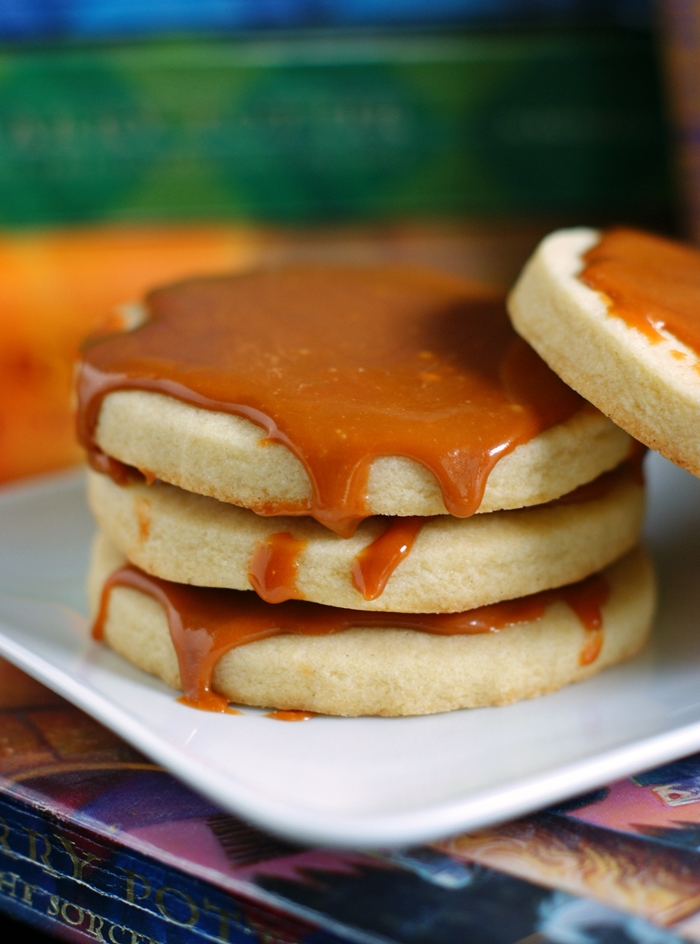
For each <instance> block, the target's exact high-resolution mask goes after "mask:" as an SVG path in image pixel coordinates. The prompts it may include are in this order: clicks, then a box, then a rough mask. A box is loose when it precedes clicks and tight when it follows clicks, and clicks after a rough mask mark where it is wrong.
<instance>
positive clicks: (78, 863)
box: [56, 834, 99, 881]
mask: <svg viewBox="0 0 700 944" xmlns="http://www.w3.org/2000/svg"><path fill="white" fill-rule="evenodd" d="M56 839H58V841H59V842H60V843H61V845H62V846H63V848H64V849H65V850H66V852H67V853H68V855H69V856H70V860H71V863H72V865H73V878H77V879H78V881H82V879H83V869H84V868H85V866H86V865H90V864H91V863H92V862H94V861H95V859H98V858H99V856H96V855H93V854H92V853H91V852H83V858H82V859H81V858H80V856H79V855H78V853H77V851H76V848H75V843H74V842H73V841H72V840H70V839H66V837H65V836H59V835H58V834H57V835H56Z"/></svg>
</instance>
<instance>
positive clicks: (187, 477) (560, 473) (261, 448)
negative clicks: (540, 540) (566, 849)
mask: <svg viewBox="0 0 700 944" xmlns="http://www.w3.org/2000/svg"><path fill="white" fill-rule="evenodd" d="M265 437H266V433H265V431H264V430H263V429H262V428H261V427H260V426H256V425H255V423H252V422H251V421H250V420H247V419H245V418H244V417H241V416H234V415H231V414H226V413H217V412H214V411H211V410H203V409H199V408H197V407H194V406H190V405H189V404H187V403H182V402H180V401H179V400H175V399H174V398H172V397H168V396H164V395H163V394H160V393H150V392H148V391H142V390H120V391H117V392H115V393H110V394H109V395H108V396H107V397H105V399H104V402H103V404H102V409H101V411H100V418H99V423H98V425H97V430H96V436H95V439H96V442H97V444H98V445H99V447H100V448H101V449H102V450H103V451H104V452H105V453H106V454H107V455H109V456H112V457H113V458H115V459H119V460H120V461H121V462H124V463H126V464H127V465H131V466H134V467H135V468H137V469H142V470H146V471H147V472H149V473H150V474H153V475H155V476H156V477H157V478H159V479H161V480H163V481H165V482H170V483H172V484H173V485H177V486H179V487H180V488H183V489H186V490H187V491H188V492H196V493H197V494H198V495H209V496H211V497H212V498H218V499H219V500H220V501H224V502H229V503H231V504H234V505H240V506H242V507H244V508H252V509H258V510H261V509H265V508H266V507H269V506H270V505H275V504H284V505H295V504H296V505H299V506H300V507H303V505H304V504H305V502H307V501H308V500H309V498H310V495H311V484H310V482H309V478H308V475H307V474H306V471H305V469H304V467H303V465H302V464H301V462H300V461H299V459H297V457H296V456H295V455H294V454H293V453H292V452H291V451H290V450H289V449H287V448H286V446H283V445H281V444H279V443H274V442H264V440H265ZM631 445H632V442H631V439H630V437H629V436H628V434H627V433H626V432H624V430H622V429H620V428H619V427H618V426H616V425H615V424H614V423H611V422H610V420H609V419H608V418H607V417H605V416H603V414H602V413H600V412H598V410H596V409H594V408H593V407H588V408H585V409H583V410H581V411H579V412H578V413H576V414H574V416H572V417H571V418H570V419H568V420H566V421H565V422H563V423H560V424H558V425H556V426H553V427H551V428H550V429H547V430H545V431H544V432H542V433H540V434H539V435H538V436H536V437H535V438H534V439H531V440H530V442H527V443H523V444H522V445H520V446H517V447H516V448H515V449H514V450H513V452H511V453H509V454H508V455H506V456H504V457H503V458H502V459H501V460H500V461H499V462H498V463H497V464H496V466H495V467H494V469H493V470H492V472H491V473H490V475H489V478H488V481H487V483H486V489H485V491H484V496H483V498H482V501H481V504H480V506H479V508H478V512H491V511H498V510H501V509H509V508H523V507H526V506H529V505H540V504H542V503H543V502H547V501H551V500H552V499H554V498H559V497H560V496H561V495H565V494H566V493H567V492H570V491H573V489H575V488H577V487H578V486H579V485H582V484H584V483H585V482H590V481H592V480H593V479H595V478H597V477H598V476H599V475H600V474H602V473H603V472H607V471H608V470H609V469H613V468H615V466H616V465H618V464H619V463H620V462H622V461H623V460H624V459H625V458H626V457H627V455H629V451H630V447H631ZM366 502H367V507H368V508H369V511H370V514H373V515H443V514H447V509H446V508H445V503H444V501H443V499H442V493H441V491H440V487H439V485H438V482H437V480H436V478H435V476H434V475H433V474H432V473H431V472H430V471H429V470H428V469H426V468H425V467H424V466H422V465H420V464H419V463H418V462H414V461H413V460H412V459H406V458H404V457H402V456H380V457H378V458H377V459H375V460H374V461H373V463H372V465H371V467H370V471H369V478H368V481H367V492H366Z"/></svg>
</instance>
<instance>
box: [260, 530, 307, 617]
mask: <svg viewBox="0 0 700 944" xmlns="http://www.w3.org/2000/svg"><path fill="white" fill-rule="evenodd" d="M305 547H306V541H298V540H297V539H296V538H295V537H294V536H293V535H291V534H290V533H289V532H288V531H282V532H280V533H278V534H270V535H269V536H268V537H267V538H265V540H264V541H260V542H259V543H258V544H256V545H255V548H254V550H253V555H252V557H251V559H250V567H249V569H248V579H249V580H250V583H251V585H252V587H253V590H255V592H256V593H257V595H258V596H259V597H261V599H263V600H265V601H266V602H267V603H284V601H285V600H303V599H304V595H303V593H300V592H299V590H298V588H297V570H298V565H299V555H300V554H301V552H302V551H303V550H304V548H305Z"/></svg>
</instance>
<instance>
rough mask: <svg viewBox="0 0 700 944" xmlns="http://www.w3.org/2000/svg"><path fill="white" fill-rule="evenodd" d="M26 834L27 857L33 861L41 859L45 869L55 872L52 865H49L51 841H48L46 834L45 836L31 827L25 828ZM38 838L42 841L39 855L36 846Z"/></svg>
mask: <svg viewBox="0 0 700 944" xmlns="http://www.w3.org/2000/svg"><path fill="white" fill-rule="evenodd" d="M27 836H28V838H29V858H30V859H31V860H32V861H33V862H38V861H39V860H41V862H42V863H43V864H44V866H45V867H46V870H47V871H48V872H51V873H52V874H55V873H54V869H53V866H52V865H51V860H50V858H49V856H50V855H51V843H50V842H49V839H48V836H45V835H44V834H43V833H37V832H35V831H34V830H33V829H28V830H27ZM38 839H41V841H42V842H43V843H44V851H43V852H42V853H41V855H39V851H38V847H37V840H38Z"/></svg>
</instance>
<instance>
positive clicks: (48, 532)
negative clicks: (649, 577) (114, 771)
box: [0, 456, 700, 847]
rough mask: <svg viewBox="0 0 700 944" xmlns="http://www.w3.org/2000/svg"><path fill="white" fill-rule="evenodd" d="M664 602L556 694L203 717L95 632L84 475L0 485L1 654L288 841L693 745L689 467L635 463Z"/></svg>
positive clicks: (581, 786)
mask: <svg viewBox="0 0 700 944" xmlns="http://www.w3.org/2000/svg"><path fill="white" fill-rule="evenodd" d="M648 478H649V484H650V492H651V500H650V518H649V525H648V536H649V542H650V545H651V548H652V551H653V553H654V556H655V558H656V561H657V564H658V567H659V577H660V584H661V608H660V613H659V617H658V620H657V625H656V631H655V638H654V642H653V643H652V645H651V646H650V647H649V648H648V649H647V650H646V651H645V652H644V653H643V654H642V655H641V656H639V657H637V658H636V659H634V660H632V661H631V662H629V663H627V664H625V665H622V666H620V667H618V668H614V669H609V670H607V671H606V672H603V673H602V674H601V675H600V676H597V677H596V678H593V679H591V680H590V681H587V682H581V683H579V684H577V685H572V686H570V687H568V688H566V689H564V690H562V691H561V692H557V693H556V694H554V695H547V696H545V697H543V698H538V699H535V700H533V701H526V702H520V703H519V704H516V705H511V706H508V707H505V708H482V709H478V710H472V711H457V712H452V713H450V714H443V715H433V716H429V717H420V718H397V719H385V718H360V719H343V718H323V717H320V718H314V719H313V720H311V721H309V722H306V723H298V724H281V723H280V722H278V721H273V720H271V719H269V718H266V717H264V715H263V714H262V712H259V711H255V710H253V709H251V710H246V711H245V713H244V714H243V715H241V716H231V715H228V716H227V715H217V714H209V713H207V712H201V711H196V710H194V709H191V708H187V707H185V706H183V705H180V704H178V703H177V701H176V700H175V694H174V693H173V691H172V690H171V689H169V688H167V687H166V686H165V685H163V684H161V683H160V682H158V681H156V680H155V679H153V678H151V677H150V676H148V675H146V674H144V673H143V672H140V671H139V670H138V669H136V668H134V667H132V666H131V665H129V664H127V663H126V662H124V661H123V660H122V659H120V658H119V657H118V656H116V655H115V654H113V653H112V652H110V651H109V650H108V649H106V648H105V647H103V646H101V645H97V644H95V643H93V642H92V641H91V640H90V638H89V634H88V628H87V623H86V620H85V618H84V616H82V615H81V613H82V612H84V603H83V591H82V584H83V579H84V573H85V568H86V564H87V557H88V545H89V541H90V537H91V534H92V530H93V526H92V523H91V520H90V517H89V514H88V512H87V509H86V507H85V503H84V500H83V482H82V476H80V475H77V474H75V473H73V474H71V475H62V476H54V477H52V478H49V479H44V480H43V481H40V482H34V483H30V484H28V485H20V486H14V487H11V488H6V489H4V490H2V492H0V591H2V593H1V594H0V653H2V654H3V655H4V656H6V657H7V658H8V659H10V660H11V661H12V662H14V663H16V664H17V665H18V666H20V667H21V668H23V669H24V670H25V671H27V672H29V673H30V674H31V675H33V676H35V677H36V678H37V679H39V680H40V681H42V682H44V683H45V684H46V685H48V686H49V687H50V688H53V689H54V690H55V691H57V692H59V693H60V694H61V695H63V696H64V697H65V698H67V699H69V700H70V701H72V702H73V703H74V704H76V705H78V706H79V707H80V708H82V709H84V710H85V711H87V712H88V713H90V714H91V715H93V716H94V717H95V718H97V719H98V720H99V721H101V722H102V723H103V724H105V725H107V726H108V727H110V728H112V730H114V731H115V732H116V733H117V734H119V735H120V736H122V737H123V738H125V739H126V740H127V741H129V742H130V743H131V744H133V745H134V746H135V747H136V748H138V749H139V750H141V751H142V752H143V753H144V754H146V755H148V756H149V757H151V758H152V759H153V760H155V761H156V762H158V763H160V764H162V765H163V766H164V767H167V768H168V769H170V770H171V771H172V772H173V773H174V774H176V775H177V776H178V777H180V778H181V779H182V780H183V781H185V782H186V783H188V784H190V785H191V786H192V787H194V788H195V789H196V790H198V791H200V792H201V793H204V794H206V795H207V796H209V797H211V798H212V799H213V800H215V801H216V802H218V803H219V804H221V806H223V807H225V808H226V809H228V810H231V811H232V812H234V813H237V814H239V815H241V816H243V817H245V818H246V819H249V820H250V821H252V822H254V823H257V824H258V825H259V826H262V827H264V828H266V829H269V830H273V831H275V832H277V833H280V834H283V835H285V836H287V837H289V838H291V839H294V840H297V841H301V842H308V843H323V844H334V845H341V846H358V847H361V846H387V845H398V844H407V843H414V842H420V841H424V840H430V839H435V838H437V837H440V836H444V835H446V834H449V833H453V832H456V831H458V830H464V829H473V828H476V827H479V826H483V825H486V824H488V823H493V822H495V821H497V820H502V819H506V818H509V817H513V816H517V815H520V814H523V813H526V812H529V811H531V810H534V809H536V808H538V807H541V806H543V805H545V804H548V803H551V802H554V801H557V800H561V799H563V798H565V797H568V796H570V795H572V794H575V793H577V792H581V791H584V790H588V789H591V788H594V787H597V786H600V785H601V784H603V783H605V782H607V781H609V780H611V779H613V778H616V777H621V776H625V775H628V774H631V773H634V772H637V771H639V770H641V769H643V768H646V767H651V766H654V765H656V764H659V763H663V762H666V761H668V760H671V759H674V758H677V757H679V756H681V755H683V754H687V753H690V752H692V751H695V750H700V631H699V630H700V480H698V479H695V478H693V477H691V476H689V475H687V474H686V473H685V472H682V471H681V470H679V469H677V468H675V467H674V466H672V465H670V464H669V463H667V462H665V461H664V460H662V459H660V458H659V457H658V456H651V458H650V460H649V465H648Z"/></svg>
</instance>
